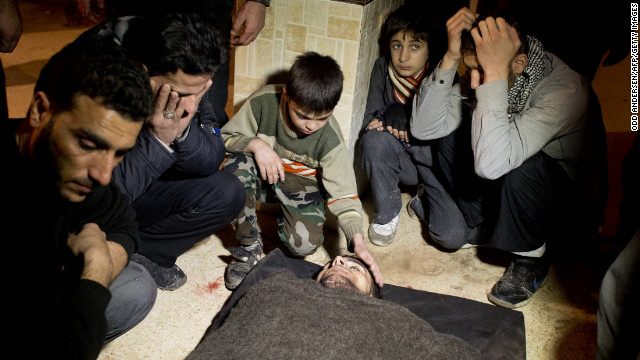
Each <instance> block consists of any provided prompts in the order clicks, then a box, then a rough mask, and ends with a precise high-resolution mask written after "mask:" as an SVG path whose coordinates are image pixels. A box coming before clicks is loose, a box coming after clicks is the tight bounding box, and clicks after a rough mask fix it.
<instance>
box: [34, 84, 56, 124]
mask: <svg viewBox="0 0 640 360" xmlns="http://www.w3.org/2000/svg"><path fill="white" fill-rule="evenodd" d="M51 118H52V111H51V101H49V96H48V95H47V94H45V93H44V92H42V91H38V92H36V93H35V94H33V98H32V99H31V104H29V125H31V127H32V128H34V129H39V128H42V127H43V126H45V125H46V124H47V123H48V122H49V121H51Z"/></svg>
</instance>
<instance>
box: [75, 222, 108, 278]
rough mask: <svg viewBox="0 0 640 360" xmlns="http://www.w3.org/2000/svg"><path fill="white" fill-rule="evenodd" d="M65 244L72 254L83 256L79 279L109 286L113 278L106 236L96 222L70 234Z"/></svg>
mask: <svg viewBox="0 0 640 360" xmlns="http://www.w3.org/2000/svg"><path fill="white" fill-rule="evenodd" d="M67 245H68V246H69V248H71V251H72V252H73V254H74V255H76V256H77V255H80V254H82V255H83V256H84V267H83V269H82V274H81V275H80V278H81V279H87V280H93V281H95V282H97V283H99V284H101V285H102V286H104V287H109V285H110V284H111V281H112V278H113V263H112V261H111V254H110V250H109V246H108V245H107V236H106V234H105V233H104V232H103V231H102V230H100V227H99V226H98V225H97V224H94V223H89V224H85V225H84V226H83V227H82V230H80V232H78V233H77V234H70V235H69V238H68V239H67Z"/></svg>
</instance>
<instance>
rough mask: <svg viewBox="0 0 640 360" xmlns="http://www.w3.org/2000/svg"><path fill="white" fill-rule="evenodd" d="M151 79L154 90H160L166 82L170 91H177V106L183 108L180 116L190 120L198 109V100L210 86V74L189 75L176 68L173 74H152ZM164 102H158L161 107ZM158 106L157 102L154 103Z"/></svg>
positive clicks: (163, 106)
mask: <svg viewBox="0 0 640 360" xmlns="http://www.w3.org/2000/svg"><path fill="white" fill-rule="evenodd" d="M151 80H152V81H153V82H154V83H155V85H154V89H153V91H154V92H158V91H160V88H162V85H164V84H167V85H169V86H170V87H171V91H175V92H177V93H178V97H180V102H179V105H178V107H179V108H182V109H183V110H184V113H183V114H182V118H183V119H185V118H186V119H185V120H191V118H192V117H193V114H195V112H196V110H198V105H200V100H202V97H203V96H204V94H205V93H206V92H207V90H209V87H211V75H210V74H205V75H189V74H185V73H184V72H182V70H178V71H177V72H176V73H175V74H165V75H156V76H152V77H151ZM165 105H166V104H160V107H161V108H162V109H164V108H165ZM156 107H158V104H156ZM176 113H179V109H176Z"/></svg>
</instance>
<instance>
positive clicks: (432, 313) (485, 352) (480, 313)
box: [190, 249, 526, 360]
mask: <svg viewBox="0 0 640 360" xmlns="http://www.w3.org/2000/svg"><path fill="white" fill-rule="evenodd" d="M320 269H321V266H319V265H317V264H313V263H310V262H308V261H304V260H299V259H292V258H289V257H287V256H285V255H284V254H283V253H282V252H281V251H280V250H277V249H276V250H274V251H272V252H270V253H269V255H267V256H266V257H265V258H264V259H262V261H260V263H258V265H256V266H255V267H254V269H253V270H252V271H251V272H250V273H249V274H248V275H247V278H246V279H245V280H244V281H243V282H242V284H240V286H239V287H238V288H237V289H236V291H235V292H234V293H233V294H232V295H231V297H230V298H229V300H228V301H227V303H226V304H225V305H224V306H223V307H222V309H221V310H220V312H218V314H217V315H216V317H215V318H214V320H213V323H212V324H211V326H210V327H209V329H208V330H207V333H206V334H205V336H204V337H203V338H202V340H201V342H200V344H199V345H198V346H197V347H196V349H195V350H194V352H193V354H192V355H191V357H190V359H191V358H193V359H201V358H202V359H210V358H211V359H213V358H216V359H217V358H219V357H220V355H221V353H220V352H218V351H216V352H214V353H212V354H211V356H207V355H206V351H209V350H211V347H209V342H211V341H213V339H215V338H216V336H217V330H218V329H219V328H220V327H221V326H222V325H223V324H224V323H225V320H226V319H227V318H228V316H229V314H230V312H231V311H232V309H233V308H234V307H235V306H236V305H237V304H238V301H239V300H240V299H242V298H243V297H244V296H245V295H246V294H247V292H248V291H249V289H251V288H252V287H253V286H254V285H256V284H258V283H260V282H262V281H263V280H264V279H266V278H267V277H268V276H269V275H270V274H271V273H273V272H276V271H279V270H288V271H290V272H292V273H293V274H294V275H295V276H297V277H298V278H303V279H305V278H306V279H314V278H315V276H316V274H317V273H318V272H319V271H320ZM356 295H357V294H356ZM382 297H383V299H385V300H387V301H391V302H394V303H397V304H399V305H402V306H403V307H405V308H407V309H409V310H410V311H411V312H413V313H414V314H416V315H417V316H419V317H420V318H422V319H424V320H425V321H426V322H427V323H428V324H429V325H430V326H431V327H433V329H434V330H435V331H436V332H439V333H445V334H450V335H453V336H456V337H458V338H460V339H463V340H464V341H466V342H467V343H468V344H470V345H471V346H473V347H474V348H476V349H477V350H478V351H479V352H480V355H481V357H482V358H483V359H492V360H493V359H526V344H525V327H524V317H523V315H522V313H521V312H518V311H514V310H509V309H504V308H500V307H496V306H493V305H489V304H485V303H480V302H477V301H473V300H468V299H463V298H459V297H455V296H449V295H441V294H435V293H431V292H426V291H419V290H413V289H408V288H403V287H398V286H394V285H391V284H385V286H384V287H383V288H382ZM285 301H286V299H283V298H282V297H280V303H282V302H285ZM261 311H262V312H263V313H264V314H265V315H267V318H269V317H268V315H269V313H270V311H271V309H268V308H262V309H261ZM253 323H254V322H251V324H253ZM281 325H282V324H281ZM245 326H248V324H245ZM282 326H284V325H282ZM330 326H331V327H332V328H333V327H337V326H339V323H336V324H330ZM239 341H242V342H243V343H244V342H247V341H251V340H250V339H247V338H243V339H241V340H240V339H239ZM314 344H315V343H314ZM284 349H285V350H282V351H279V352H275V353H274V354H273V356H276V357H280V358H291V356H287V354H288V353H287V352H285V351H288V349H289V346H285V347H284ZM260 355H264V354H256V355H255V356H250V358H251V357H253V358H256V357H260ZM196 356H198V357H196ZM357 358H373V357H371V356H368V353H367V352H363V353H361V354H360V356H357ZM391 358H397V357H395V356H393V357H391ZM418 358H423V357H418ZM449 358H451V359H454V358H455V357H453V356H451V357H449Z"/></svg>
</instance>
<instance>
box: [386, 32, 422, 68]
mask: <svg viewBox="0 0 640 360" xmlns="http://www.w3.org/2000/svg"><path fill="white" fill-rule="evenodd" d="M389 46H390V50H391V64H392V65H393V68H394V69H395V70H396V72H397V73H398V74H399V75H400V76H402V77H411V76H415V75H417V74H418V73H419V72H420V71H422V69H424V66H425V65H426V63H427V59H428V58H429V48H428V47H427V43H426V42H425V41H423V40H420V39H416V38H414V36H413V33H410V32H403V31H398V32H397V33H396V34H395V35H393V37H391V41H390V42H389Z"/></svg>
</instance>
